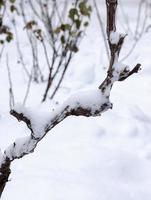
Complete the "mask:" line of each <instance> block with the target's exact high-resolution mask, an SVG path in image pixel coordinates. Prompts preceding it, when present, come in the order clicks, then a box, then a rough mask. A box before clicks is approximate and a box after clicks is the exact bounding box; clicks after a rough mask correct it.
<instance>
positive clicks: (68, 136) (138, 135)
mask: <svg viewBox="0 0 151 200" xmlns="http://www.w3.org/2000/svg"><path fill="white" fill-rule="evenodd" d="M135 2H136V1H127V2H126V0H125V2H124V3H123V7H124V9H125V13H126V15H127V17H128V19H129V24H130V26H131V29H132V30H135V28H133V27H135V26H136V17H137V7H136V5H135ZM101 10H102V12H101V13H102V17H103V20H105V7H104V4H102V5H101ZM119 16H120V17H119V21H118V24H119V26H118V29H120V30H123V28H124V27H123V24H124V18H123V16H122V13H120V12H119ZM148 23H149V22H148ZM125 29H126V28H124V31H125ZM100 35H101V32H100V27H99V24H98V21H97V18H96V16H95V14H93V16H92V22H91V25H90V27H89V28H88V32H87V34H86V36H85V38H84V40H83V41H82V43H81V48H80V49H81V51H80V52H79V53H78V54H77V55H76V56H75V57H74V59H73V61H72V63H71V65H70V69H69V71H68V73H67V75H66V77H65V80H64V82H63V84H62V87H61V89H60V91H59V93H58V94H57V95H56V97H55V100H57V101H59V102H63V100H64V99H66V98H67V97H68V96H70V95H71V94H72V93H73V92H75V91H79V90H81V89H94V88H96V87H97V86H98V85H99V84H100V83H101V81H103V78H104V77H105V69H104V68H106V67H107V57H106V55H105V48H104V43H103V40H102V37H101V36H100ZM132 44H133V39H132V36H131V34H129V36H128V37H127V39H126V41H125V44H124V47H123V50H122V55H121V58H122V57H123V56H124V55H125V54H127V52H128V51H129V49H130V48H131V46H132ZM24 45H25V46H24ZM23 46H24V48H26V44H24V43H23ZM14 48H15V45H14V43H12V44H9V47H8V48H7V50H5V51H4V54H3V56H4V57H5V55H6V52H9V58H10V67H11V73H12V81H13V88H14V94H15V100H16V101H17V102H22V101H23V97H24V95H25V91H26V87H27V80H26V79H25V75H24V74H23V72H22V68H21V67H20V66H19V64H17V56H16V54H15V51H14ZM27 54H28V55H27V57H28V56H30V53H29V52H27ZM150 55H151V30H150V31H149V32H146V33H144V34H143V36H142V38H141V39H140V41H139V42H138V43H137V45H136V48H135V50H134V51H133V53H132V54H131V55H130V56H129V57H128V58H127V60H125V62H126V63H127V64H128V65H130V66H131V67H133V66H134V65H135V64H137V63H141V64H142V71H140V72H139V74H136V75H133V76H131V77H130V78H128V79H127V80H126V81H124V82H118V83H115V84H114V87H113V89H112V92H111V101H112V102H113V109H112V110H109V111H107V112H105V113H104V114H103V115H102V116H101V117H95V118H93V117H90V118H86V117H74V116H73V117H68V118H67V119H65V120H64V121H63V122H61V123H60V124H59V125H58V126H56V127H55V128H54V129H53V130H52V131H50V132H49V133H48V135H47V136H46V137H45V138H44V139H43V140H42V141H41V142H40V143H39V145H38V146H37V148H36V150H35V152H34V153H33V154H30V155H28V156H25V157H24V158H22V159H20V160H17V161H15V162H13V163H12V166H11V170H12V173H11V176H10V181H9V182H8V183H7V186H6V188H5V191H4V193H3V196H2V200H19V199H21V200H27V199H28V200H42V199H44V200H49V199H51V200H71V199H72V200H136V199H137V200H150V199H151V190H150V188H151V104H150V102H151V87H150V86H151V78H150V77H151V59H150ZM26 62H27V63H28V60H27V61H26ZM8 87H9V85H8V76H7V69H6V63H5V62H4V60H3V59H2V60H1V63H0V148H1V149H2V150H4V149H5V148H6V147H7V146H9V145H10V144H11V143H12V142H13V141H14V140H15V139H16V138H19V137H24V136H27V135H28V134H29V130H28V129H27V128H26V126H25V125H24V124H23V123H19V122H17V121H16V119H14V118H13V117H12V116H10V114H9V106H8V105H9V97H8ZM44 88H45V85H43V84H41V85H37V84H32V88H31V90H30V94H29V98H28V100H27V105H28V106H31V107H35V108H37V109H39V110H46V111H47V112H48V111H49V110H51V106H52V103H51V102H49V101H47V103H45V104H43V105H41V104H40V103H39V102H40V99H41V97H42V94H43V90H44ZM41 117H42V116H41Z"/></svg>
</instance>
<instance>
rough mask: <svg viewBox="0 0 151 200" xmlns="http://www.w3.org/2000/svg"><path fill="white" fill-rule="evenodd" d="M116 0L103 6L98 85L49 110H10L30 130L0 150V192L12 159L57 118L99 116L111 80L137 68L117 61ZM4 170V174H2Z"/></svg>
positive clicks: (120, 36)
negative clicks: (106, 58)
mask: <svg viewBox="0 0 151 200" xmlns="http://www.w3.org/2000/svg"><path fill="white" fill-rule="evenodd" d="M117 3H118V2H117V0H106V6H107V36H108V44H109V48H110V64H109V67H108V71H107V75H106V78H105V80H104V81H103V82H102V83H101V84H100V86H99V88H97V89H95V90H92V91H81V92H80V93H75V94H74V95H72V96H71V97H69V99H67V100H66V101H65V102H64V103H63V104H62V105H61V106H59V107H58V108H57V109H55V110H53V111H52V112H51V113H48V114H46V113H44V114H43V115H41V113H40V114H39V113H35V112H34V111H31V110H30V109H28V108H26V107H23V106H16V107H14V108H13V109H12V110H11V111H10V114H11V115H12V116H13V117H15V118H16V119H17V120H18V121H23V122H24V123H25V124H26V125H27V127H28V129H29V130H30V132H31V134H30V136H27V137H25V138H21V139H18V140H16V141H15V142H14V143H13V144H12V145H10V146H9V147H8V148H7V149H6V150H5V152H4V154H3V159H2V162H1V163H0V189H1V188H2V189H1V190H0V194H1V193H2V192H3V189H4V187H5V184H6V182H7V181H8V177H9V174H10V164H11V162H12V161H13V160H15V159H19V158H22V157H23V156H25V155H27V154H29V153H32V152H33V151H34V149H35V148H36V146H37V144H38V143H39V142H40V141H41V140H42V139H43V137H44V136H45V135H46V134H47V133H48V132H49V131H50V130H51V129H53V128H54V127H55V126H56V125H58V124H59V123H60V122H61V121H63V120H64V119H65V118H67V117H68V116H71V115H75V116H80V115H82V116H85V117H90V116H99V115H101V114H102V113H103V112H105V111H107V110H108V109H111V108H112V103H111V102H110V99H109V98H110V92H111V89H112V86H113V84H114V82H115V81H123V80H125V79H126V78H128V77H129V76H131V75H132V74H134V73H137V72H138V71H139V70H140V64H137V65H136V66H135V67H134V68H133V69H132V70H130V69H129V67H128V66H126V65H124V64H123V63H120V62H119V61H118V59H119V54H120V51H121V48H122V45H123V42H124V38H125V36H126V35H125V34H119V33H117V32H116V21H115V19H116V8H117ZM5 174H6V178H5Z"/></svg>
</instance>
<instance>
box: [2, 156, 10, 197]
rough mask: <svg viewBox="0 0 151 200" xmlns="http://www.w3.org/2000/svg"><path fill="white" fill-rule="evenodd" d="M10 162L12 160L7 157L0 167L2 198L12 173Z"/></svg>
mask: <svg viewBox="0 0 151 200" xmlns="http://www.w3.org/2000/svg"><path fill="white" fill-rule="evenodd" d="M10 164H11V162H10V160H9V159H8V158H6V159H5V162H4V163H3V164H2V165H1V167H0V198H1V195H2V193H3V190H4V188H5V185H6V183H7V182H8V177H9V175H10V173H11V170H10Z"/></svg>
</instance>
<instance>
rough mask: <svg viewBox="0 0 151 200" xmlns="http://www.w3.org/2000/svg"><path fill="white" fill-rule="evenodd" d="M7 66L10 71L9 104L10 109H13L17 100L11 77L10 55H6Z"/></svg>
mask: <svg viewBox="0 0 151 200" xmlns="http://www.w3.org/2000/svg"><path fill="white" fill-rule="evenodd" d="M6 66H7V72H8V80H9V106H10V109H12V107H13V106H14V105H15V100H14V93H13V84H12V79H11V72H10V67H9V58H8V55H6Z"/></svg>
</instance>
